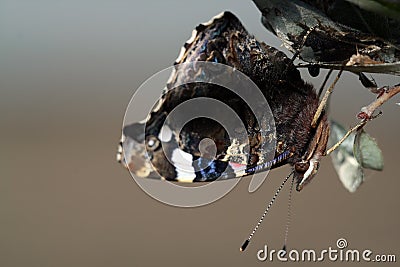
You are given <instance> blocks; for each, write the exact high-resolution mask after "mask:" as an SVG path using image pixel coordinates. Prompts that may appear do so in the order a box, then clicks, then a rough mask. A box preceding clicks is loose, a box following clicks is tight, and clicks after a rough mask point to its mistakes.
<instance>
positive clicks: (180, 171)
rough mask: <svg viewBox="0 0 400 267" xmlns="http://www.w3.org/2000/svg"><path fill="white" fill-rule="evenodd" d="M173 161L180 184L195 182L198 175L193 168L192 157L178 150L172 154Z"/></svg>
mask: <svg viewBox="0 0 400 267" xmlns="http://www.w3.org/2000/svg"><path fill="white" fill-rule="evenodd" d="M171 160H172V164H173V165H174V166H175V170H176V172H177V177H176V179H177V180H178V181H179V182H193V180H194V178H196V175H195V170H194V168H193V166H192V161H193V157H192V155H191V154H189V153H186V152H184V151H182V150H180V149H178V148H177V149H174V151H173V152H172V158H171Z"/></svg>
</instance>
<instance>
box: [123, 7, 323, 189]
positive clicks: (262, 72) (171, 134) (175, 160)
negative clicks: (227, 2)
mask: <svg viewBox="0 0 400 267" xmlns="http://www.w3.org/2000/svg"><path fill="white" fill-rule="evenodd" d="M196 62H197V63H199V62H209V63H215V64H223V65H226V66H229V67H231V68H233V69H234V70H236V71H239V72H241V73H243V74H245V75H246V76H247V77H249V78H250V79H251V81H252V82H253V83H254V84H256V85H257V87H258V88H259V90H260V92H261V93H262V95H263V96H264V97H265V99H266V100H267V102H268V104H269V107H270V110H271V112H272V116H273V121H274V126H275V129H276V130H275V131H274V132H272V131H269V129H268V127H265V126H264V125H263V123H264V122H265V123H266V124H267V125H269V124H268V120H269V119H271V118H264V117H262V121H257V120H256V119H255V113H254V111H253V110H251V109H250V108H249V106H248V105H246V103H245V102H243V100H242V99H241V98H240V97H238V96H237V95H236V94H235V93H233V92H232V91H229V90H227V89H226V88H224V87H222V86H219V85H216V84H209V83H201V82H198V83H186V84H182V81H184V80H185V77H186V76H188V75H189V76H201V75H205V72H207V70H205V69H202V68H201V66H200V67H198V66H199V65H196V64H194V65H190V64H189V65H190V66H191V67H187V68H186V69H183V70H182V69H180V70H178V71H173V73H172V74H171V77H170V79H169V80H168V82H167V84H166V87H165V89H164V91H163V92H162V94H161V97H160V99H159V101H158V103H157V104H156V105H155V106H154V108H153V109H152V111H151V112H150V114H149V115H148V116H147V118H146V119H145V120H144V121H142V122H136V123H132V124H129V125H126V126H124V128H123V130H122V138H121V142H120V146H119V149H118V155H117V159H118V161H119V162H121V163H122V164H123V165H124V166H125V167H126V168H128V169H129V171H130V172H131V173H132V174H133V175H135V176H138V177H143V178H159V179H160V178H161V179H165V180H169V181H177V182H209V181H214V180H216V179H229V178H234V177H243V176H247V175H251V174H253V173H254V172H256V171H262V170H267V169H273V168H276V167H279V166H282V165H285V164H289V165H290V166H292V168H293V173H294V179H295V181H296V189H297V190H298V191H300V190H302V188H303V187H304V186H305V185H306V184H308V183H309V182H310V181H311V180H312V178H313V177H314V176H315V174H316V173H317V171H318V168H319V164H320V160H321V158H322V157H323V155H324V154H325V151H326V146H327V141H328V136H329V124H328V121H327V116H326V114H325V113H324V112H323V113H322V114H321V116H320V117H319V119H318V121H317V124H316V126H315V127H312V126H311V122H312V120H313V117H314V114H315V112H316V110H317V108H318V105H319V98H318V96H317V94H316V92H315V90H314V88H313V87H312V85H310V84H308V83H306V82H304V81H303V80H302V78H301V76H300V73H299V71H298V70H297V69H296V67H295V66H294V64H293V61H292V60H291V59H289V58H288V57H287V56H286V55H285V54H284V53H283V52H281V51H279V50H277V49H275V48H273V47H271V46H268V45H267V44H265V43H263V42H259V41H257V39H256V38H254V36H252V35H251V34H249V33H248V32H247V30H246V29H245V28H244V27H243V25H242V24H241V22H240V21H239V19H238V18H237V17H236V16H235V15H233V14H232V13H230V12H223V13H221V14H219V15H217V16H216V17H214V18H213V19H211V20H210V21H209V22H207V23H204V24H199V25H198V26H197V27H196V28H195V30H193V33H192V36H191V38H190V39H189V40H188V41H187V42H186V43H185V44H184V46H183V48H182V49H181V52H180V54H179V56H178V58H177V59H176V61H175V63H174V65H176V66H178V65H181V64H187V63H196ZM189 65H187V66H189ZM204 97H206V98H211V99H215V100H218V101H221V102H223V103H225V104H226V105H228V106H229V107H230V108H231V109H232V110H233V111H234V112H235V113H236V114H237V116H238V117H239V118H240V121H241V122H242V123H243V125H244V129H241V131H242V133H241V134H242V135H241V136H243V134H244V136H245V138H244V139H243V138H242V139H240V138H237V139H233V140H232V138H230V137H229V134H228V132H227V131H226V130H225V129H224V127H223V125H221V123H219V122H216V121H215V120H212V119H210V118H207V117H204V116H199V117H197V118H194V119H192V120H190V121H189V122H187V123H186V124H185V125H184V126H183V127H181V128H179V127H176V125H174V122H171V121H169V119H168V118H169V115H171V114H172V112H173V111H174V109H176V108H177V107H178V106H179V105H181V104H182V103H185V102H186V101H189V100H193V99H200V98H204ZM257 112H258V111H257ZM175 115H176V114H175ZM176 116H179V115H176ZM204 139H207V140H211V141H212V142H213V143H214V145H213V146H210V145H207V144H206V145H205V146H204V148H203V149H200V147H201V146H200V145H201V142H202V140H204ZM271 143H273V144H274V146H273V148H272V151H265V149H263V148H265V147H266V146H267V145H268V144H271ZM178 151H180V153H178ZM269 152H271V153H272V154H273V157H272V160H268V158H267V157H266V156H265V154H266V153H269ZM183 162H184V163H183ZM187 162H189V164H188V163H187ZM182 164H186V165H189V166H182Z"/></svg>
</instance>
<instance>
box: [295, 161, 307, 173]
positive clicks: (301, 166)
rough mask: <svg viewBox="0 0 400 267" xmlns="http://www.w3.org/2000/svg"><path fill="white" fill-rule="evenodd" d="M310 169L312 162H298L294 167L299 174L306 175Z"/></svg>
mask: <svg viewBox="0 0 400 267" xmlns="http://www.w3.org/2000/svg"><path fill="white" fill-rule="evenodd" d="M309 167H310V162H308V161H301V162H296V164H295V165H294V170H295V171H296V172H297V173H304V172H306V171H307V170H308V168H309Z"/></svg>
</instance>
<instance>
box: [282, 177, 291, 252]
mask: <svg viewBox="0 0 400 267" xmlns="http://www.w3.org/2000/svg"><path fill="white" fill-rule="evenodd" d="M293 184H294V176H293V178H292V183H291V184H290V190H289V199H288V209H287V217H286V229H285V239H284V241H283V248H282V250H284V251H286V244H287V239H288V234H289V227H290V221H291V218H292V212H291V208H292V194H293Z"/></svg>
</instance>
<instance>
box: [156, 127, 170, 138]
mask: <svg viewBox="0 0 400 267" xmlns="http://www.w3.org/2000/svg"><path fill="white" fill-rule="evenodd" d="M171 137H172V131H171V129H170V128H169V127H168V125H164V126H163V127H162V128H161V131H160V134H159V135H158V139H160V140H161V142H168V141H170V140H171Z"/></svg>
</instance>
